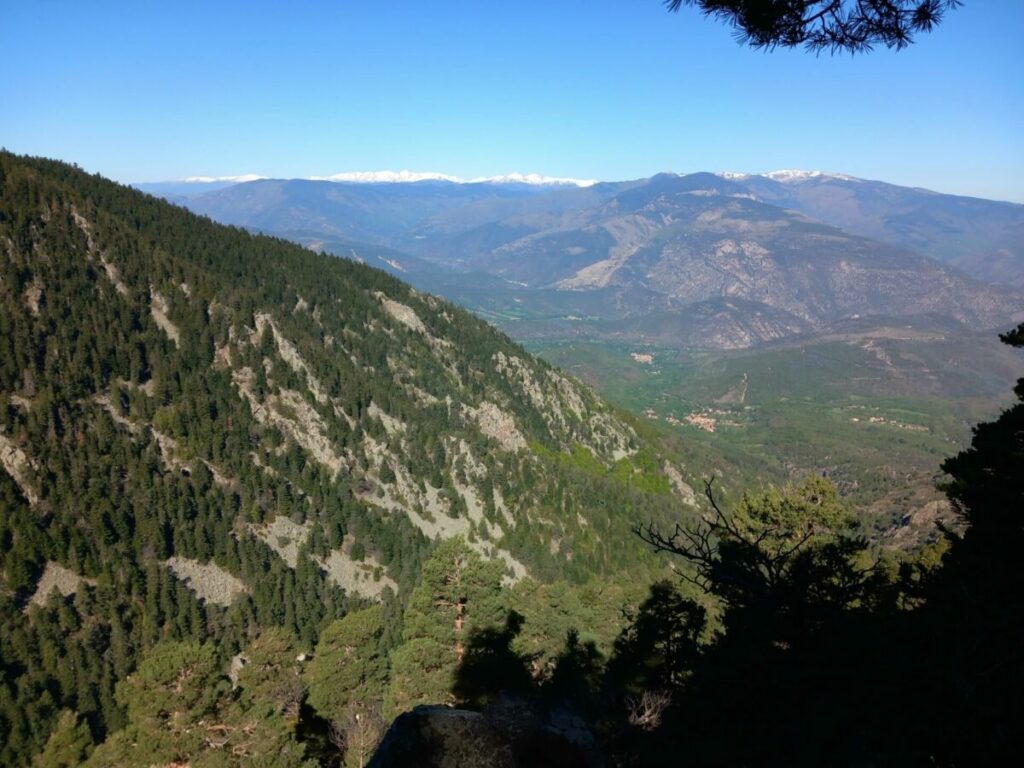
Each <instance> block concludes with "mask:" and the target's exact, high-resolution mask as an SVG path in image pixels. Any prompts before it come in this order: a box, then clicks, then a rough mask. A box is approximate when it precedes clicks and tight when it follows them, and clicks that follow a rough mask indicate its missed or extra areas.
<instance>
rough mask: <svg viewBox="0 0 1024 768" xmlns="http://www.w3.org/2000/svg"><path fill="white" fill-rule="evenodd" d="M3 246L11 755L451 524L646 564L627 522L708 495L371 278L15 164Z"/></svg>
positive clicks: (2, 636) (496, 546) (667, 513)
mask: <svg viewBox="0 0 1024 768" xmlns="http://www.w3.org/2000/svg"><path fill="white" fill-rule="evenodd" d="M0 250H2V252H3V254H4V258H3V261H2V267H0V344H2V345H3V353H2V355H0V403H2V406H3V409H2V411H0V412H2V415H3V422H2V424H0V456H2V460H3V464H2V471H0V499H2V503H0V539H2V541H3V542H4V546H3V548H2V549H0V573H2V578H0V612H2V616H3V630H2V632H0V647H2V649H3V653H2V656H3V659H4V662H3V663H4V682H3V684H2V685H0V698H2V701H0V723H2V724H3V730H4V733H5V734H6V735H7V736H8V737H9V738H5V739H4V741H5V749H7V750H8V751H5V752H3V753H0V762H3V763H5V764H11V763H16V762H20V759H19V760H15V759H14V756H15V755H22V756H23V755H24V752H19V750H21V749H25V748H27V747H26V746H25V745H26V744H32V743H33V740H35V741H36V742H38V739H40V738H42V734H45V733H48V732H49V727H48V725H46V723H47V722H48V718H52V717H53V716H54V714H55V707H57V708H59V707H60V706H64V705H70V706H73V707H74V708H76V709H77V710H78V711H80V712H82V713H83V714H85V715H86V716H88V717H89V718H90V719H91V720H92V721H93V722H94V724H95V726H96V727H97V728H99V729H101V730H102V728H103V727H104V726H105V724H108V723H110V722H116V719H117V717H118V716H119V715H118V714H117V713H118V711H119V710H118V708H117V706H116V705H115V703H114V701H113V699H112V685H113V682H114V681H115V680H117V679H121V678H123V677H124V676H125V675H126V674H127V673H128V672H129V671H130V670H131V668H132V666H133V665H134V663H135V659H136V658H137V654H138V652H139V651H140V650H141V649H143V648H145V647H148V646H149V645H151V644H152V643H153V642H155V641H156V640H157V639H158V638H160V637H180V638H197V639H204V638H206V637H214V638H216V639H218V641H219V647H221V648H225V649H230V648H232V647H236V648H237V647H238V645H239V644H240V643H241V642H242V640H243V639H244V637H245V636H251V635H252V633H254V632H255V631H257V629H258V628H259V627H261V626H267V625H283V626H285V627H286V628H288V629H290V630H292V631H293V632H295V633H296V635H297V636H298V637H300V638H302V639H303V640H304V642H306V643H307V644H308V643H310V642H312V641H313V639H315V637H316V634H317V632H318V630H319V627H320V626H321V625H322V624H323V622H324V621H326V620H329V619H331V618H333V617H336V616H339V615H341V614H343V613H344V612H345V611H346V610H347V609H348V606H349V605H351V604H352V603H354V602H361V601H365V600H376V599H380V598H381V597H385V598H386V597H387V595H388V593H389V592H390V593H394V592H399V593H402V592H404V591H405V590H407V589H408V588H409V586H410V585H412V584H413V583H415V581H416V579H417V577H418V573H419V566H420V562H421V560H422V557H423V555H424V554H425V553H426V552H427V551H428V550H429V548H430V547H431V545H432V542H433V541H434V540H435V539H436V538H447V537H451V536H455V535H461V536H464V537H465V538H466V539H467V540H468V541H469V542H470V544H471V546H472V547H473V548H475V549H476V550H477V551H479V552H482V553H485V554H487V555H490V556H493V557H496V558H498V559H500V560H501V561H502V562H503V563H504V565H505V572H506V578H508V579H510V580H513V579H517V578H520V577H522V576H523V575H524V574H527V573H529V574H531V575H533V576H536V577H539V578H549V577H552V576H554V575H556V574H558V575H561V576H565V577H569V578H574V579H578V580H583V579H586V578H587V577H589V576H591V575H593V574H597V573H613V572H617V571H620V570H622V569H625V568H632V569H636V568H640V569H649V568H650V569H653V568H656V567H657V566H655V565H654V561H653V560H652V559H651V558H650V557H649V556H648V555H647V554H646V553H645V552H644V551H643V550H642V548H641V547H640V546H639V544H638V543H634V542H633V539H632V537H631V536H630V535H629V527H630V525H631V524H632V523H634V522H635V521H636V520H637V519H639V518H653V519H659V520H668V519H671V518H672V517H673V516H677V515H678V513H679V511H680V509H681V508H686V505H685V504H684V499H686V500H691V499H690V494H689V493H687V492H684V490H685V489H684V486H682V485H680V484H679V483H678V482H673V481H672V478H675V477H676V475H677V469H678V466H677V465H673V464H669V463H667V457H666V456H664V455H662V454H661V452H660V449H659V448H658V447H657V446H656V445H655V444H653V443H651V442H650V441H649V440H648V439H647V438H646V437H644V436H642V435H641V434H638V429H642V428H639V427H638V426H634V425H632V424H630V423H629V422H628V421H626V420H624V419H623V418H622V417H620V416H619V415H617V414H616V413H615V412H613V411H612V410H610V409H609V408H608V407H607V406H606V405H604V404H603V403H602V402H601V401H600V400H598V398H597V397H596V396H595V395H594V394H593V393H592V392H591V391H590V390H589V389H588V388H587V387H585V386H583V385H581V384H580V383H578V382H576V381H574V380H572V379H570V378H567V377H566V376H564V375H563V374H561V373H559V372H558V371H556V370H554V369H552V368H551V367H550V366H548V365H546V364H544V363H542V362H540V361H538V360H536V359H534V358H532V357H530V356H529V355H528V354H526V353H525V352H524V351H523V350H522V349H521V348H520V347H518V346H517V345H515V344H514V343H512V342H511V341H510V340H509V339H508V338H506V337H505V336H503V335H502V334H500V333H498V332H497V331H495V330H494V329H493V328H491V327H490V326H488V325H486V324H485V323H483V322H482V321H480V320H478V319H476V318H475V317H473V316H472V315H469V314H468V313H466V312H464V311H462V310H459V309H457V308H455V307H454V306H452V305H449V304H447V303H445V302H444V301H442V300H439V299H436V298H434V297H432V296H428V295H423V294H420V293H418V292H416V291H415V290H413V289H411V288H410V287H409V286H408V285H406V284H404V283H401V282H399V281H397V280H395V279H394V278H392V277H390V276H388V275H386V274H385V273H383V272H380V271H378V270H375V269H371V268H369V267H366V266H363V265H360V264H356V263H353V262H351V261H345V260H341V259H336V258H330V257H326V256H322V255H319V254H316V253H313V252H311V251H309V250H307V249H304V248H301V247H299V246H297V245H294V244H290V243H286V242H284V241H280V240H275V239H271V238H266V237H256V236H252V235H249V234H247V233H245V232H243V231H240V230H237V229H231V228H228V227H224V226H222V225H218V224H214V223H212V222H210V221H209V220H206V219H203V218H200V217H197V216H195V215H193V214H191V213H188V212H187V211H185V210H183V209H181V208H176V207H174V206H171V205H168V204H166V203H164V202H161V201H157V200H155V199H153V198H150V197H147V196H145V195H142V194H141V193H138V192H135V191H133V190H130V189H128V188H125V187H121V186H118V185H116V184H113V183H110V182H108V181H105V180H103V179H101V178H99V177H90V176H87V175H86V174H84V173H82V172H81V171H79V170H77V169H75V168H72V167H70V166H67V165H63V164H60V163H55V162H51V161H44V160H34V159H25V158H18V157H15V156H12V155H10V154H6V153H5V154H2V155H0ZM684 472H685V470H684ZM53 587H56V590H57V591H58V592H59V593H60V594H61V595H63V596H65V597H66V598H68V599H67V600H58V601H56V602H51V601H50V600H49V598H50V594H49V593H50V591H51V589H52V588H53ZM40 589H41V590H43V592H39V591H38V590H40ZM72 598H73V599H72ZM30 603H37V604H39V605H41V606H42V607H41V608H35V607H33V608H30V609H29V610H28V611H27V612H25V611H24V609H25V607H26V606H27V605H29V604H30ZM72 603H73V605H72ZM61 622H63V623H61ZM58 624H59V625H60V628H59V629H58V628H57V627H58ZM40 633H41V634H40ZM33 638H34V639H33ZM108 645H109V648H110V650H109V652H101V651H100V650H99V649H105V648H107V647H108ZM40 646H44V647H46V648H47V649H48V650H47V652H46V653H45V654H43V653H42V652H41V651H40V650H39V647H40ZM43 691H45V692H46V696H45V697H44V698H42V699H40V696H42V693H43ZM37 700H38V701H39V703H38V706H37V705H36V704H34V703H33V702H36V701H37ZM40 723H42V724H43V725H40ZM44 726H45V727H44ZM35 746H36V747H38V746H39V744H38V743H36V745H35ZM11 750H13V751H11Z"/></svg>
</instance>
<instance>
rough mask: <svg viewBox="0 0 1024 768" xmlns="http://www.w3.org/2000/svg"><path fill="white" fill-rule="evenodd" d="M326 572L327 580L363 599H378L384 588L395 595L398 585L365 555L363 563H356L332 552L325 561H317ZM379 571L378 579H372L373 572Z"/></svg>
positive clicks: (370, 557) (347, 557)
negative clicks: (378, 569)
mask: <svg viewBox="0 0 1024 768" xmlns="http://www.w3.org/2000/svg"><path fill="white" fill-rule="evenodd" d="M318 562H319V563H320V565H321V566H322V567H323V569H324V571H326V572H327V578H329V579H330V580H331V581H333V582H334V583H335V584H337V585H338V586H339V587H342V588H344V589H345V590H346V591H347V592H355V593H356V594H359V595H362V596H363V597H369V598H372V599H380V596H381V594H382V593H383V592H384V590H385V589H386V588H390V589H391V591H392V592H395V593H396V594H397V592H398V585H397V584H396V583H395V580H394V579H392V578H391V577H390V576H388V575H387V574H386V573H384V572H383V570H384V569H383V566H381V565H380V564H379V563H378V562H377V561H376V559H374V557H373V556H372V555H370V554H367V555H366V557H365V558H364V560H363V562H356V561H355V560H353V559H352V558H351V557H349V555H348V554H347V553H346V552H344V551H341V552H339V551H337V550H335V551H333V552H331V554H330V555H328V556H327V558H326V559H325V560H320V561H318ZM377 568H380V569H381V575H380V577H379V578H376V579H375V578H374V575H373V574H374V571H376V570H377Z"/></svg>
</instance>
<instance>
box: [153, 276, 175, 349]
mask: <svg viewBox="0 0 1024 768" xmlns="http://www.w3.org/2000/svg"><path fill="white" fill-rule="evenodd" d="M149 297H150V302H149V310H150V313H151V314H152V315H153V322H155V323H156V324H157V325H158V326H159V327H160V330H161V331H163V332H164V333H166V334H167V338H169V339H170V340H171V341H173V342H174V346H176V347H179V346H181V331H180V330H178V326H176V325H175V324H174V323H172V322H171V319H170V317H168V316H167V313H168V312H170V307H168V306H167V299H166V298H164V296H163V294H161V293H159V292H157V291H155V290H153V289H152V288H150V289H149Z"/></svg>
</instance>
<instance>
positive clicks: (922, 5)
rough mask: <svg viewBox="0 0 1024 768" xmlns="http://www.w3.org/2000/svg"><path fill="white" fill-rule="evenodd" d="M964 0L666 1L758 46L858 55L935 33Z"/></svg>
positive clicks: (897, 45) (673, 6)
mask: <svg viewBox="0 0 1024 768" xmlns="http://www.w3.org/2000/svg"><path fill="white" fill-rule="evenodd" d="M960 4H961V0H665V5H666V6H668V9H669V10H670V11H678V10H679V9H680V8H682V7H683V6H684V5H688V6H694V7H696V8H698V9H699V10H700V11H701V12H702V13H703V14H704V15H705V16H711V17H712V18H715V19H719V20H721V21H725V22H726V23H727V24H729V25H730V26H732V27H733V29H735V31H736V37H737V39H738V40H739V41H740V42H742V43H744V44H746V45H750V46H751V47H753V48H767V49H769V50H770V49H773V48H775V47H777V46H781V47H783V48H794V47H796V46H804V47H805V48H807V49H808V50H811V51H823V50H829V51H831V52H832V53H836V52H837V51H849V52H850V53H858V52H863V51H869V50H871V49H872V48H873V47H874V46H875V45H884V46H885V47H886V48H895V49H897V50H898V49H901V48H905V47H906V46H908V45H910V44H911V43H912V42H914V35H916V34H918V33H921V32H931V31H932V30H933V29H934V28H935V26H936V25H937V24H939V23H940V22H941V21H942V20H943V18H944V16H945V13H946V12H947V11H949V10H952V9H954V8H956V7H957V6H959V5H960Z"/></svg>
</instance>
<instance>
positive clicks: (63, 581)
mask: <svg viewBox="0 0 1024 768" xmlns="http://www.w3.org/2000/svg"><path fill="white" fill-rule="evenodd" d="M82 582H85V583H86V584H91V585H95V584H96V581H95V580H94V579H86V578H83V577H81V576H79V575H78V574H77V573H75V572H74V571H72V570H70V569H69V568H65V567H64V566H63V565H59V564H58V563H55V562H53V561H52V560H50V561H49V562H47V563H46V568H44V569H43V575H42V576H40V577H39V583H38V584H37V585H36V591H35V594H33V595H32V598H31V600H29V603H30V604H32V605H45V604H46V601H47V600H48V599H49V597H50V594H51V593H52V592H53V590H55V589H56V590H57V591H58V592H59V593H60V594H61V595H63V596H64V597H69V596H71V595H73V594H75V592H77V591H78V585H79V584H81V583H82Z"/></svg>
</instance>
